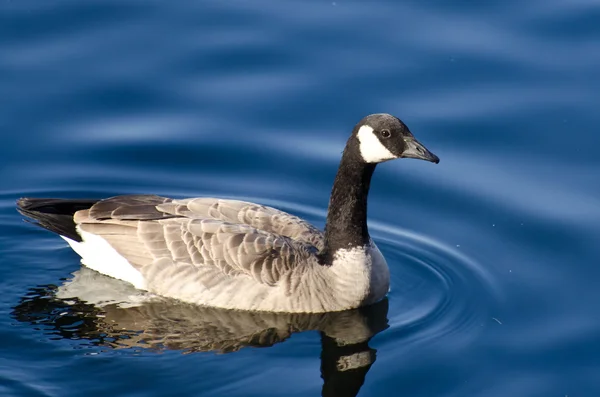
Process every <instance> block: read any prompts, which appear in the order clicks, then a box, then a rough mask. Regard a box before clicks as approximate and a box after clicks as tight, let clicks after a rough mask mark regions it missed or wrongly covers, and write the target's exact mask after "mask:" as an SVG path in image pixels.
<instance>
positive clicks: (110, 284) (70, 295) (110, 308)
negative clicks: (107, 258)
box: [12, 268, 388, 396]
mask: <svg viewBox="0 0 600 397" xmlns="http://www.w3.org/2000/svg"><path fill="white" fill-rule="evenodd" d="M73 275H74V277H73V279H71V280H70V281H67V282H66V283H64V284H63V285H61V286H59V287H56V286H53V285H51V286H45V287H38V288H34V289H31V290H30V291H29V293H28V294H27V295H26V296H24V297H22V298H21V300H20V302H19V304H18V305H17V306H16V307H14V310H13V312H12V315H13V317H14V318H15V319H17V320H18V321H20V322H26V323H30V324H34V325H36V327H41V328H42V329H43V330H44V332H45V333H47V334H50V335H51V336H52V337H54V338H56V337H59V338H63V339H73V340H75V339H76V340H82V341H84V342H85V343H88V344H91V345H96V346H104V347H109V348H113V349H127V348H129V349H137V350H140V349H150V350H155V351H161V350H179V351H182V352H184V353H193V352H209V351H212V352H219V353H230V352H235V351H238V350H240V349H242V348H245V347H268V346H272V345H274V344H276V343H280V342H283V341H285V340H286V339H287V338H289V337H290V336H291V335H292V334H293V333H295V332H302V331H314V330H316V331H319V332H320V336H321V348H322V349H321V376H322V378H323V382H324V383H323V396H356V394H357V393H358V391H359V390H360V387H361V386H362V384H363V383H364V380H365V376H366V374H367V372H368V371H369V369H370V367H371V365H372V364H373V362H374V361H375V356H376V350H375V349H372V348H371V347H369V345H368V343H369V341H370V339H371V338H372V337H373V336H374V335H376V334H377V333H379V332H381V331H383V330H384V329H386V328H387V327H388V325H387V311H388V302H387V299H384V300H383V301H380V302H378V303H376V304H374V305H371V306H368V307H363V308H360V309H355V310H348V311H343V312H333V313H318V314H301V313H290V314H286V313H268V312H242V311H232V310H223V309H216V308H211V307H202V306H195V305H189V304H185V303H181V302H178V301H173V300H169V299H165V298H158V297H155V296H152V295H148V294H145V293H142V292H140V291H139V290H136V289H134V288H132V287H130V286H129V285H127V284H125V283H122V282H119V281H117V280H114V279H111V278H109V277H105V276H103V275H101V274H99V273H96V272H94V271H93V270H90V269H87V268H81V269H80V270H78V271H77V272H75V273H74V274H73ZM108 294H110V295H108Z"/></svg>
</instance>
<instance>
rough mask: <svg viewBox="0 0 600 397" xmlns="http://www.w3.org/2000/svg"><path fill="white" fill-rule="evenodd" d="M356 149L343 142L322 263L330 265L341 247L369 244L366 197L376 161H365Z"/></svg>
mask: <svg viewBox="0 0 600 397" xmlns="http://www.w3.org/2000/svg"><path fill="white" fill-rule="evenodd" d="M351 139H354V138H351ZM356 149H357V147H356V146H355V145H353V144H352V142H349V143H348V144H347V145H346V149H344V154H343V155H342V160H341V162H340V167H339V170H338V173H337V175H336V177H335V182H334V183H333V189H332V191H331V198H330V200H329V210H328V213H327V223H326V225H325V251H324V252H323V254H322V259H323V262H324V264H328V265H330V264H331V262H332V260H333V255H334V254H335V252H336V251H337V250H338V249H340V248H346V249H349V248H352V247H358V246H364V245H366V244H368V243H369V230H368V229H367V196H368V194H369V187H370V185H371V176H372V175H373V171H375V165H376V164H367V163H364V162H363V161H362V158H361V157H360V155H359V154H358V150H356Z"/></svg>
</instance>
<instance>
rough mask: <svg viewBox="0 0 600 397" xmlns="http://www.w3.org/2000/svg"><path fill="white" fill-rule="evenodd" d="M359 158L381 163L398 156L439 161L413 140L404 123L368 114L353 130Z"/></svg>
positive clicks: (386, 115) (368, 161) (381, 115)
mask: <svg viewBox="0 0 600 397" xmlns="http://www.w3.org/2000/svg"><path fill="white" fill-rule="evenodd" d="M352 135H353V137H354V138H356V141H355V143H356V145H357V149H358V152H359V154H360V158H361V159H362V161H363V162H365V163H371V164H373V163H382V162H384V161H388V160H393V159H397V158H413V159H420V160H427V161H431V162H432V163H436V164H437V163H439V162H440V159H439V158H438V156H436V155H435V154H433V153H431V152H430V151H429V150H427V148H426V147H425V146H423V145H422V144H421V143H420V142H419V141H417V140H416V139H415V137H414V136H413V134H412V133H411V132H410V130H409V129H408V127H407V126H406V124H404V123H403V122H402V121H401V120H400V119H399V118H397V117H394V116H392V115H390V114H386V113H379V114H371V115H369V116H367V117H365V118H363V119H362V120H361V121H359V122H358V124H357V125H356V126H355V127H354V131H353V133H352Z"/></svg>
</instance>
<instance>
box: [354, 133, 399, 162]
mask: <svg viewBox="0 0 600 397" xmlns="http://www.w3.org/2000/svg"><path fill="white" fill-rule="evenodd" d="M357 136H358V141H359V142H360V155H361V156H362V158H363V160H365V162H367V163H381V162H382V161H386V160H392V159H395V158H397V156H395V155H394V154H393V153H392V152H390V151H389V150H388V148H386V147H385V146H383V144H382V143H381V142H380V141H379V139H378V138H377V136H375V131H373V128H371V127H369V126H368V125H363V126H362V127H360V129H359V130H358V134H357Z"/></svg>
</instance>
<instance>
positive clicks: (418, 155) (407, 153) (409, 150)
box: [400, 137, 440, 164]
mask: <svg viewBox="0 0 600 397" xmlns="http://www.w3.org/2000/svg"><path fill="white" fill-rule="evenodd" d="M404 142H405V143H406V149H404V152H402V155H401V156H400V157H407V158H411V159H419V160H427V161H431V162H432V163H436V164H437V163H439V162H440V158H439V157H438V156H436V155H435V154H433V153H431V152H430V151H429V150H427V148H426V147H425V146H423V145H422V144H421V143H420V142H419V141H417V140H416V139H415V138H413V137H410V138H405V139H404Z"/></svg>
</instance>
